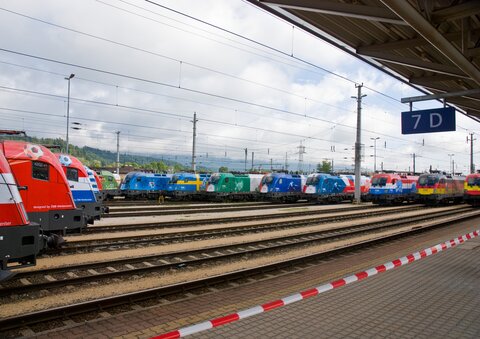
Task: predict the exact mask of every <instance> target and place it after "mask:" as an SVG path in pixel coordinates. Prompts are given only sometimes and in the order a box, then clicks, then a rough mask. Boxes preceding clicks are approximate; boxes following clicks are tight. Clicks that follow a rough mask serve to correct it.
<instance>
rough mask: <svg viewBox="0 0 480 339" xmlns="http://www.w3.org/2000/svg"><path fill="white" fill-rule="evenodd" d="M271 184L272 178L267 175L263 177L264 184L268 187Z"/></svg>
mask: <svg viewBox="0 0 480 339" xmlns="http://www.w3.org/2000/svg"><path fill="white" fill-rule="evenodd" d="M272 182H273V177H272V176H271V175H268V176H266V177H265V183H266V184H267V185H268V184H271V183H272Z"/></svg>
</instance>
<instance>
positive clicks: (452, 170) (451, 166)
mask: <svg viewBox="0 0 480 339" xmlns="http://www.w3.org/2000/svg"><path fill="white" fill-rule="evenodd" d="M454 155H455V154H453V153H451V154H448V157H449V158H450V164H449V165H450V173H451V174H452V175H453V174H454V173H453V172H454V169H453V165H452V157H453V156H454Z"/></svg>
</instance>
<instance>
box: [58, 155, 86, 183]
mask: <svg viewBox="0 0 480 339" xmlns="http://www.w3.org/2000/svg"><path fill="white" fill-rule="evenodd" d="M55 155H57V156H58V157H60V156H62V157H68V158H70V160H71V163H70V164H69V165H68V166H65V164H63V163H61V162H60V163H61V165H62V167H72V168H75V169H77V170H78V172H79V173H81V174H82V175H81V176H83V177H88V173H87V170H86V169H85V166H83V164H82V162H81V161H80V160H78V159H77V158H76V157H74V156H73V155H66V154H63V153H55ZM92 172H93V171H92Z"/></svg>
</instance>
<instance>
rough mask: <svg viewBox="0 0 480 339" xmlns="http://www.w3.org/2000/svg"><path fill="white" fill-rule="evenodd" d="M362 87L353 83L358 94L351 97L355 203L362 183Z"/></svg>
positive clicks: (359, 196)
mask: <svg viewBox="0 0 480 339" xmlns="http://www.w3.org/2000/svg"><path fill="white" fill-rule="evenodd" d="M362 87H363V84H360V85H355V88H357V89H358V94H357V96H356V97H353V96H352V98H353V99H356V100H357V138H356V140H355V196H354V198H355V202H356V203H357V204H359V203H360V198H361V191H360V187H361V185H362V183H361V177H360V171H361V166H362V155H361V150H362V134H361V131H362V98H363V97H366V96H367V95H366V94H363V95H362Z"/></svg>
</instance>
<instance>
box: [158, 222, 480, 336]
mask: <svg viewBox="0 0 480 339" xmlns="http://www.w3.org/2000/svg"><path fill="white" fill-rule="evenodd" d="M479 235H480V230H477V231H474V232H471V233H468V234H465V235H462V236H460V237H458V238H456V239H452V240H450V241H446V242H444V243H441V244H438V245H435V246H433V247H430V248H427V249H424V250H422V251H420V252H415V253H413V254H409V255H407V256H404V257H401V258H399V259H396V260H393V261H390V262H387V263H385V264H383V265H380V266H377V267H375V268H371V269H369V270H366V271H363V272H359V273H355V274H354V275H351V276H348V277H345V278H343V279H339V280H336V281H333V282H331V283H328V284H324V285H320V286H318V287H315V288H312V289H310V290H306V291H303V292H300V293H296V294H293V295H291V296H288V297H285V298H282V299H279V300H275V301H272V302H269V303H266V304H263V305H260V306H255V307H252V308H249V309H246V310H243V311H240V312H237V313H232V314H229V315H227V316H224V317H220V318H216V319H212V320H208V321H205V322H203V323H199V324H196V325H192V326H188V327H183V328H181V329H178V330H175V331H172V332H168V333H164V334H161V335H159V336H156V337H153V338H151V339H176V338H182V337H185V336H187V335H190V334H194V333H198V332H202V331H205V330H208V329H211V328H213V327H218V326H221V325H225V324H228V323H231V322H234V321H237V320H241V319H245V318H248V317H251V316H253V315H256V314H260V313H263V312H267V311H270V310H273V309H275V308H278V307H281V306H285V305H288V304H292V303H294V302H297V301H300V300H303V299H307V298H310V297H313V296H316V295H318V294H320V293H324V292H327V291H330V290H333V289H334V288H338V287H341V286H344V285H347V284H350V283H353V282H355V281H360V280H362V279H365V278H368V277H371V276H373V275H375V274H378V273H382V272H385V271H388V270H391V269H394V268H397V267H400V266H404V265H406V264H409V263H411V262H414V261H417V260H420V259H422V258H425V257H428V256H430V255H432V254H435V253H438V252H441V251H443V250H446V249H448V248H450V247H453V246H456V245H459V244H461V243H463V242H465V241H467V240H470V239H473V238H476V237H478V236H479Z"/></svg>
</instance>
